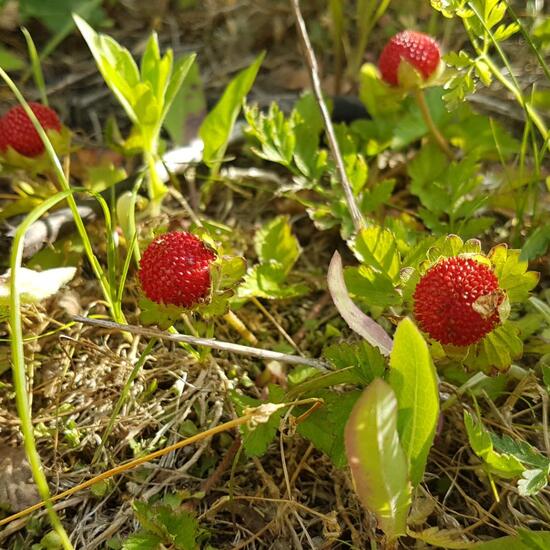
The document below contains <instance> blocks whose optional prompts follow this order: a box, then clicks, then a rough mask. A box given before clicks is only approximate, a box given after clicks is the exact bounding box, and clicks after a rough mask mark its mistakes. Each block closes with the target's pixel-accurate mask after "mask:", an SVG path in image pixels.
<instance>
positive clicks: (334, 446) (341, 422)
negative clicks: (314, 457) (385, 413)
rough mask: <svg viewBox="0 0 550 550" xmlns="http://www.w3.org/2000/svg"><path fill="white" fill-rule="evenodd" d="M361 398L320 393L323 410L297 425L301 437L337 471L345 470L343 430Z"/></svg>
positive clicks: (354, 393)
mask: <svg viewBox="0 0 550 550" xmlns="http://www.w3.org/2000/svg"><path fill="white" fill-rule="evenodd" d="M360 395H361V393H360V392H359V391H352V392H347V393H336V392H333V391H329V390H322V391H319V392H318V395H317V396H318V397H320V398H322V399H323V400H324V402H325V404H324V406H323V407H321V408H319V409H317V410H316V411H314V412H313V413H311V414H310V415H309V416H308V417H307V418H306V419H305V420H304V421H303V422H300V424H298V428H297V430H298V433H299V434H300V435H301V436H303V437H305V438H306V439H308V440H309V441H311V442H312V443H313V445H314V446H315V448H316V449H318V450H320V451H322V452H324V453H325V454H326V455H327V456H328V457H329V458H330V459H331V460H332V462H333V464H334V465H335V466H336V467H337V468H344V467H345V466H346V463H347V461H346V454H345V449H344V427H345V425H346V422H347V420H348V418H349V415H350V414H351V410H352V409H353V406H354V405H355V403H356V401H357V399H358V398H359V396H360ZM304 412H305V411H304Z"/></svg>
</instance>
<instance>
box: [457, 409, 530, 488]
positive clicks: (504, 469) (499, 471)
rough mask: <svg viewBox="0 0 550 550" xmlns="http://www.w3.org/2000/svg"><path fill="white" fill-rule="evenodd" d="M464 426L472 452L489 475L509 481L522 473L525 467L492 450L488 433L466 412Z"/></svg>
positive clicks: (515, 460)
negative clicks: (492, 474) (481, 461)
mask: <svg viewBox="0 0 550 550" xmlns="http://www.w3.org/2000/svg"><path fill="white" fill-rule="evenodd" d="M464 425H465V426H466V432H467V434H468V440H469V442H470V445H471V447H472V450H473V451H474V453H476V455H477V456H479V458H481V459H482V460H483V463H484V465H485V467H486V468H487V470H488V471H489V472H490V473H494V474H496V475H499V476H500V477H503V478H505V479H511V478H514V477H518V476H519V475H521V474H522V473H523V472H524V470H525V467H524V466H523V465H522V463H521V462H520V461H519V460H518V459H517V458H516V457H515V456H513V455H509V454H503V453H499V452H497V451H495V450H494V448H493V442H492V439H491V435H490V433H489V432H488V431H487V430H486V429H485V427H484V426H483V424H481V422H479V421H478V420H476V419H475V418H474V417H473V416H472V415H471V414H470V413H468V412H467V411H464Z"/></svg>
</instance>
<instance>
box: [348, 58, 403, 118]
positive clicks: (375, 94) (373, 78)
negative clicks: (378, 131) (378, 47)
mask: <svg viewBox="0 0 550 550" xmlns="http://www.w3.org/2000/svg"><path fill="white" fill-rule="evenodd" d="M359 97H360V99H361V101H362V102H363V103H364V105H365V107H366V108H367V111H368V112H369V114H370V115H371V116H372V117H375V118H376V117H380V118H382V117H384V116H387V115H388V114H390V115H391V114H394V113H396V112H397V111H399V110H401V109H402V100H403V91H402V90H400V89H399V88H395V87H392V86H389V85H388V84H386V83H385V82H384V81H383V80H382V79H381V78H380V71H379V70H378V68H377V67H376V66H375V65H373V64H372V63H365V64H364V65H363V66H362V67H361V72H360V73H359Z"/></svg>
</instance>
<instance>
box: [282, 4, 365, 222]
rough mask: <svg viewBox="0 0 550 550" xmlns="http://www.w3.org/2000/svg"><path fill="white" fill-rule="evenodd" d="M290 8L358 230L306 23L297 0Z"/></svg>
mask: <svg viewBox="0 0 550 550" xmlns="http://www.w3.org/2000/svg"><path fill="white" fill-rule="evenodd" d="M291 4H292V8H293V9H294V16H295V18H296V27H297V29H298V36H299V37H300V41H301V42H302V47H303V49H304V56H305V60H306V64H307V67H308V70H309V78H310V80H311V86H312V87H313V93H314V95H315V99H316V100H317V103H318V104H319V109H320V111H321V116H322V118H323V123H324V125H325V132H326V134H327V139H328V143H329V146H330V150H331V152H332V156H333V157H334V160H335V161H336V169H337V170H338V175H339V176H340V183H341V184H342V188H343V189H344V195H345V197H346V202H347V203H348V209H349V212H350V214H351V219H352V220H353V225H354V227H355V230H356V231H359V230H360V229H361V228H362V227H364V226H365V220H364V219H363V216H362V215H361V211H360V210H359V207H358V206H357V203H356V201H355V197H354V196H353V191H352V189H351V184H350V182H349V179H348V175H347V173H346V168H345V166H344V161H343V159H342V155H341V153H340V148H339V147H338V141H337V140H336V134H335V133H334V127H333V126H332V121H331V120H330V115H329V112H328V109H327V106H326V104H325V102H324V100H323V92H322V90H321V80H320V79H319V68H318V65H317V59H316V58H315V53H314V51H313V48H312V46H311V42H310V40H309V36H308V34H307V29H306V24H305V22H304V18H303V16H302V12H301V11H300V2H299V0H291Z"/></svg>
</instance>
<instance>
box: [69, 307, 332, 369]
mask: <svg viewBox="0 0 550 550" xmlns="http://www.w3.org/2000/svg"><path fill="white" fill-rule="evenodd" d="M73 320H74V321H76V322H77V323H84V324H87V325H92V326H96V327H103V328H109V329H113V330H119V331H121V332H130V333H131V334H141V335H143V336H147V337H149V338H161V339H163V340H169V341H171V342H185V343H187V344H191V345H194V346H206V347H209V348H212V349H217V350H220V351H227V352H230V353H237V354H239V355H245V356H249V357H258V358H260V359H273V360H275V361H281V362H282V363H291V364H295V365H308V366H310V367H314V368H316V369H319V370H321V371H327V370H330V367H329V365H328V364H327V363H325V362H324V361H320V360H319V359H311V358H309V357H300V356H298V355H289V354H287V353H281V352H278V351H271V350H269V349H260V348H253V347H250V346H242V345H241V344H234V343H233V342H224V341H222V340H216V339H215V338H197V337H195V336H189V335H187V334H170V333H168V332H165V331H162V330H157V329H152V328H145V327H138V326H135V325H122V324H119V323H113V322H112V321H104V320H101V319H90V318H88V317H80V316H79V315H75V316H74V317H73Z"/></svg>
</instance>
